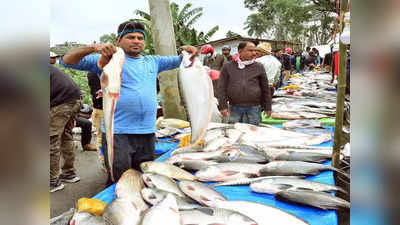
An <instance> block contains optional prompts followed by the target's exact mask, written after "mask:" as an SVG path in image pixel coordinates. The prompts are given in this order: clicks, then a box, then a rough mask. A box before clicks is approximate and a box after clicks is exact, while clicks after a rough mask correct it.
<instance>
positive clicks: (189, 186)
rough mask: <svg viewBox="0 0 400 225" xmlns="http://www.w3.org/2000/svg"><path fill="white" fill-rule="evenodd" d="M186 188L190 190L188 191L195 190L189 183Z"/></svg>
mask: <svg viewBox="0 0 400 225" xmlns="http://www.w3.org/2000/svg"><path fill="white" fill-rule="evenodd" d="M187 188H188V190H190V191H195V190H196V188H194V187H193V186H191V185H188V186H187Z"/></svg>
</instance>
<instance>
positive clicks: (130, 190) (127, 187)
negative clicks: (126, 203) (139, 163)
mask: <svg viewBox="0 0 400 225" xmlns="http://www.w3.org/2000/svg"><path fill="white" fill-rule="evenodd" d="M143 188H144V184H143V180H142V177H141V174H140V173H139V172H137V171H136V170H133V169H129V170H127V171H125V172H124V173H123V174H122V176H121V178H120V179H119V180H118V182H117V185H116V187H115V194H116V195H117V197H118V198H124V199H127V200H130V201H131V202H133V203H134V204H135V205H136V206H137V207H138V209H139V210H140V211H144V210H146V209H147V208H148V206H147V204H146V203H145V202H144V201H143V198H142V195H141V193H140V191H141V190H142V189H143Z"/></svg>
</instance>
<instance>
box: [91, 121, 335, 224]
mask: <svg viewBox="0 0 400 225" xmlns="http://www.w3.org/2000/svg"><path fill="white" fill-rule="evenodd" d="M235 126H236V125H235ZM237 128H240V127H239V126H238V127H237ZM242 128H243V129H245V128H247V126H243V127H242ZM276 129H278V128H276ZM323 129H324V130H325V131H326V132H329V133H330V135H332V133H331V132H333V128H332V127H326V126H324V128H323ZM266 130H267V129H266ZM281 130H282V129H279V132H283V133H282V134H285V133H284V131H281ZM208 132H209V133H210V131H208ZM276 132H278V131H276ZM290 134H291V133H290V132H289V131H288V135H290ZM207 137H208V136H207V135H206V137H205V138H206V139H207ZM245 138H248V139H249V140H250V139H251V137H245ZM271 139H274V137H273V136H272V137H271ZM221 140H222V139H221ZM320 142H323V140H320ZM209 143H210V141H209ZM162 144H163V145H165V146H168V145H170V146H169V147H170V148H173V149H171V150H168V151H167V152H166V153H165V154H163V155H162V156H161V157H159V158H158V159H156V160H155V161H158V162H163V161H166V160H167V161H168V160H171V158H172V157H173V156H172V154H174V153H173V151H174V150H175V148H176V146H177V142H175V143H167V142H165V143H162ZM260 144H261V143H260ZM287 144H288V145H289V144H290V143H287ZM332 145H333V142H332V140H331V139H330V140H329V141H325V142H323V143H321V144H318V145H316V146H318V147H321V148H327V149H328V148H329V147H332ZM165 146H164V147H165ZM206 147H207V145H206ZM208 147H210V145H208ZM210 148H211V147H210ZM217 148H220V147H217ZM311 148H312V147H311V146H310V149H311ZM175 156H176V154H175ZM330 163H331V161H330V160H328V161H324V163H323V164H325V165H330ZM305 179H306V180H310V181H317V182H321V183H325V184H332V185H334V178H333V172H332V171H324V172H321V173H320V174H318V175H315V176H308V177H307V178H305ZM178 182H179V181H178ZM204 183H206V184H212V183H214V182H204ZM115 188H116V184H114V185H112V186H110V187H108V188H107V189H105V190H104V191H102V192H100V193H99V194H97V195H96V196H94V197H93V198H95V199H99V200H101V201H103V202H105V203H107V204H109V203H110V202H111V201H112V200H113V199H115V198H116V197H117V196H116V195H115ZM212 188H213V189H214V190H216V191H218V192H219V193H220V194H222V195H223V196H225V197H226V199H227V200H229V201H250V202H257V203H264V204H266V205H268V206H272V207H276V208H278V209H281V210H283V211H285V212H288V213H291V214H293V215H295V216H297V217H299V218H300V219H303V220H304V221H306V222H308V223H309V224H327V225H328V224H332V225H333V224H337V223H338V217H337V213H336V211H335V210H322V209H318V208H315V207H310V206H300V205H296V204H291V203H286V202H283V201H279V200H277V199H276V198H275V197H274V195H272V194H264V193H256V192H254V191H252V190H251V188H250V187H249V185H243V186H242V185H234V186H213V187H212ZM272 222H273V221H270V224H273V223H272ZM277 224H278V223H277ZM279 224H282V223H279Z"/></svg>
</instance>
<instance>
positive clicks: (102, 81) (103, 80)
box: [100, 72, 109, 87]
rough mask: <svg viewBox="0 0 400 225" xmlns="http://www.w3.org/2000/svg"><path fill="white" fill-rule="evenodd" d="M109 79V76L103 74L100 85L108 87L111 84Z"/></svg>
mask: <svg viewBox="0 0 400 225" xmlns="http://www.w3.org/2000/svg"><path fill="white" fill-rule="evenodd" d="M108 79H109V78H108V75H107V74H105V73H104V72H103V73H102V74H101V76H100V85H101V86H102V87H107V86H108V82H109V81H108Z"/></svg>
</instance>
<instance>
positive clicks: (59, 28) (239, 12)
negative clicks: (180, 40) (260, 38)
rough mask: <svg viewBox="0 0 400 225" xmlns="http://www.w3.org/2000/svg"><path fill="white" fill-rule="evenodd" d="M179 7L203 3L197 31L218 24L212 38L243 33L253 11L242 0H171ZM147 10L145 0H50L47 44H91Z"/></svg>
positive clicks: (244, 33) (245, 34)
mask: <svg viewBox="0 0 400 225" xmlns="http://www.w3.org/2000/svg"><path fill="white" fill-rule="evenodd" d="M172 1H173V2H176V3H177V4H178V5H179V6H180V9H181V8H182V7H183V6H184V5H185V4H186V3H188V2H190V3H192V4H193V6H192V8H195V7H203V16H202V17H201V18H200V19H199V20H198V21H197V22H196V23H195V24H194V28H196V29H197V30H199V31H208V30H210V29H211V28H212V27H214V26H216V25H219V30H218V31H217V33H215V34H214V36H213V37H212V38H211V40H217V39H221V38H225V34H226V32H228V30H231V31H233V32H236V33H239V34H241V35H244V36H248V35H247V32H246V31H244V29H243V28H244V22H245V21H246V18H247V16H248V15H250V14H251V13H252V12H251V11H250V10H248V9H247V8H244V3H243V2H244V0H172ZM172 1H171V0H170V2H172ZM136 9H139V10H142V11H145V12H149V6H148V1H147V0H116V1H109V0H84V1H83V0H61V1H60V0H52V1H51V11H50V12H51V15H50V30H49V31H50V46H54V45H55V44H60V43H64V42H65V41H76V42H78V43H84V44H90V43H92V42H93V41H99V38H100V36H101V35H103V34H110V33H116V32H117V27H118V25H119V24H120V23H121V22H123V21H126V20H128V19H131V18H137V17H136V16H135V15H134V14H133V12H134V11H135V10H136Z"/></svg>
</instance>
